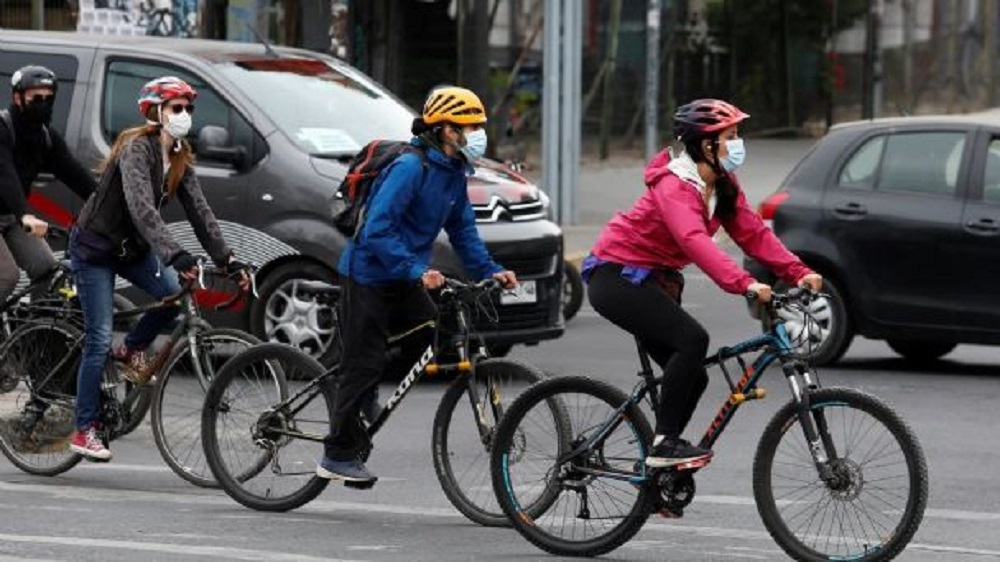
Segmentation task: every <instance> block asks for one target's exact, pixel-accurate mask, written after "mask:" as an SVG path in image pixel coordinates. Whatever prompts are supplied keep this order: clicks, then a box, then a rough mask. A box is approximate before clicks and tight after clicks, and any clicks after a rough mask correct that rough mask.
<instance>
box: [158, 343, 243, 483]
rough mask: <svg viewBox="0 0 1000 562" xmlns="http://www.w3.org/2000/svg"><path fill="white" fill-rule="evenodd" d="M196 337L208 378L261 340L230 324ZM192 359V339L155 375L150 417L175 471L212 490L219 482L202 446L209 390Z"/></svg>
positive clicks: (162, 452) (180, 345)
mask: <svg viewBox="0 0 1000 562" xmlns="http://www.w3.org/2000/svg"><path fill="white" fill-rule="evenodd" d="M196 337H197V341H198V345H197V349H198V355H199V360H200V362H201V364H202V370H203V371H204V372H205V376H206V377H207V378H208V380H209V381H211V379H212V378H213V377H214V376H215V373H217V372H218V370H219V369H220V368H221V367H222V366H223V365H225V363H226V362H227V361H228V360H231V359H232V358H233V356H234V354H238V353H240V352H242V351H245V350H246V349H248V348H250V347H253V346H255V345H258V344H260V343H261V342H260V340H259V339H257V338H256V337H254V336H252V335H250V334H248V333H246V332H243V331H241V330H236V329H232V328H212V329H209V330H205V331H204V332H201V333H199V334H197V336H196ZM191 361H192V359H191V345H190V342H189V341H188V340H186V339H185V340H182V341H181V342H180V344H179V345H178V346H177V348H175V349H174V350H173V352H172V353H171V354H170V358H169V359H167V362H166V363H165V364H164V365H163V368H162V369H161V370H160V373H159V374H158V375H157V378H158V379H159V380H158V381H157V382H156V385H155V386H154V387H153V396H152V413H151V420H150V421H151V424H152V426H153V442H154V443H156V449H157V450H158V451H159V452H160V456H161V457H163V461H164V462H165V463H167V466H169V467H170V470H173V471H174V474H176V475H178V476H180V477H181V478H183V479H184V480H186V481H188V482H190V483H191V484H194V485H195V486H199V487H202V488H213V487H216V486H217V484H216V482H215V478H214V477H213V476H212V471H211V469H209V467H208V464H207V462H206V461H205V453H204V448H203V447H202V444H201V412H202V407H203V406H204V403H205V393H206V390H204V389H202V388H201V385H200V381H199V380H198V379H197V377H195V376H193V372H192V370H193V365H192V364H191ZM184 374H186V375H188V376H182V375H184ZM165 410H167V413H165V412H164V411H165ZM168 426H169V427H168Z"/></svg>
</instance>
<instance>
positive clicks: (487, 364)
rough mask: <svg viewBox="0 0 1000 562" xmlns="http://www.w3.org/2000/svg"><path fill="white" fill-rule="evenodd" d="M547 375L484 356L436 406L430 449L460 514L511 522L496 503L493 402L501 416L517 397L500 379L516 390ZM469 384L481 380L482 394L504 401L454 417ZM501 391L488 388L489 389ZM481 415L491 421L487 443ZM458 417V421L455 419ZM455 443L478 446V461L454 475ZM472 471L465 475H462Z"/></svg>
mask: <svg viewBox="0 0 1000 562" xmlns="http://www.w3.org/2000/svg"><path fill="white" fill-rule="evenodd" d="M544 378H545V374H544V373H542V372H541V371H539V370H538V369H536V368H534V367H531V366H529V365H527V364H525V363H522V362H520V361H514V360H511V359H485V360H483V361H480V362H478V363H477V364H476V366H475V372H474V373H473V374H470V375H462V376H459V377H458V378H457V379H456V380H455V381H454V382H453V383H452V384H451V385H450V386H449V387H448V390H447V391H445V393H444V396H443V397H442V398H441V402H440V404H439V405H438V408H437V413H436V414H435V416H434V426H433V434H432V439H431V450H432V451H433V452H434V454H433V459H434V472H435V474H437V477H438V481H439V482H440V483H441V489H442V490H443V491H444V495H445V496H447V498H448V501H450V502H451V504H452V505H453V506H455V509H457V510H458V511H460V512H461V513H462V515H465V516H466V517H467V518H469V520H470V521H473V522H475V523H478V524H480V525H484V526H487V527H504V526H509V525H510V523H509V522H508V521H507V516H506V515H504V513H503V511H502V510H501V509H500V506H499V505H498V504H497V502H496V496H495V495H494V494H493V488H492V486H491V485H490V464H489V462H490V456H489V455H490V448H491V446H492V435H493V433H494V432H495V431H496V426H497V421H498V420H496V419H495V418H496V415H495V412H496V410H495V407H497V406H499V407H500V408H501V409H500V414H501V415H502V412H503V408H504V407H505V406H509V405H510V403H511V402H513V396H514V395H511V394H510V393H509V392H508V391H506V390H504V391H500V388H499V387H500V384H502V383H500V384H498V382H499V381H509V383H510V385H511V386H513V385H515V384H516V385H521V386H520V387H519V388H516V389H515V390H516V391H517V394H520V393H521V392H523V390H524V389H526V388H527V387H528V386H530V385H532V384H534V383H536V382H538V381H540V380H542V379H544ZM469 384H478V387H479V389H478V390H479V392H478V394H479V397H480V398H481V399H485V398H486V397H488V396H491V395H492V396H495V397H498V398H502V399H503V402H502V403H497V402H494V401H491V402H490V403H489V404H488V406H492V407H485V406H483V405H480V406H482V407H481V408H480V411H481V412H482V415H481V416H477V411H476V409H475V408H476V406H473V405H472V404H471V403H470V404H469V406H470V409H469V410H462V411H471V413H472V417H471V418H469V419H456V418H455V416H456V415H457V414H458V412H459V409H458V404H459V401H460V400H462V399H463V398H466V397H468V396H469ZM494 389H495V390H497V392H491V393H488V392H487V391H492V390H494ZM477 417H479V418H480V421H482V422H483V423H484V424H485V425H488V426H489V427H488V430H489V435H488V436H487V437H486V439H487V441H486V442H485V443H484V442H483V441H482V438H481V437H480V434H479V425H478V424H477V423H476V418H477ZM453 422H454V423H453ZM459 426H460V427H462V428H465V429H466V430H467V431H468V433H466V434H464V435H451V432H450V430H452V429H457V428H458V427H459ZM456 446H461V447H462V448H463V449H465V450H468V451H476V454H474V455H473V458H472V459H471V462H472V463H473V464H475V465H482V466H475V467H472V468H471V470H470V469H462V470H461V471H460V474H456V470H455V468H456V462H455V461H456V451H455V450H454V449H455V447H456ZM466 475H468V476H470V477H471V480H467V479H466V478H464V476H466Z"/></svg>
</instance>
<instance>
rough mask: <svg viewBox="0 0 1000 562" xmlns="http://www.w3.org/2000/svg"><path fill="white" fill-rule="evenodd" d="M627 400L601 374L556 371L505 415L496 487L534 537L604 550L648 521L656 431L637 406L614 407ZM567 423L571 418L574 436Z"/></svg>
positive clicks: (545, 544)
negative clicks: (649, 450) (648, 464)
mask: <svg viewBox="0 0 1000 562" xmlns="http://www.w3.org/2000/svg"><path fill="white" fill-rule="evenodd" d="M627 401H628V397H627V396H626V395H625V394H623V393H622V392H621V391H619V390H618V389H616V388H614V387H612V386H610V385H607V384H604V383H602V382H599V381H595V380H592V379H588V378H586V377H558V378H552V379H549V380H546V381H543V382H540V383H538V384H536V385H534V386H532V387H531V388H529V389H528V390H527V391H525V392H524V394H522V395H521V396H520V397H519V398H518V399H517V400H515V401H514V403H513V404H512V405H511V407H510V408H509V409H508V410H507V412H506V413H505V414H504V417H503V419H502V420H501V421H500V426H499V428H498V429H497V435H496V442H495V443H494V446H493V452H492V457H491V462H490V471H491V473H492V476H493V489H494V492H495V493H496V496H497V500H498V501H499V503H500V507H501V508H502V509H503V511H504V513H505V514H506V515H507V517H508V518H509V519H510V521H511V522H512V523H513V526H514V528H515V529H517V531H518V532H519V533H521V535H522V536H524V537H525V538H526V539H528V540H529V541H531V543H532V544H534V545H535V546H537V547H539V548H541V549H542V550H545V551H547V552H551V553H552V554H558V555H564V556H597V555H600V554H606V553H608V552H611V551H612V550H614V549H615V548H618V547H619V546H621V545H622V544H623V543H624V542H625V541H627V540H629V539H630V538H632V537H633V536H634V535H635V534H636V533H637V532H639V529H641V528H642V525H643V524H644V523H645V522H646V519H647V518H648V517H649V514H650V512H651V509H652V507H651V506H652V497H653V494H652V493H651V491H650V490H651V489H652V487H651V486H649V485H648V483H647V478H648V477H647V475H646V473H645V468H644V466H645V464H644V459H645V457H646V447H647V445H648V444H649V443H650V442H651V441H652V433H653V432H652V430H651V429H650V427H649V422H647V421H646V418H645V416H643V414H642V412H641V411H640V410H639V408H638V407H637V406H635V405H632V404H630V405H628V406H627V407H625V408H624V410H623V412H622V414H616V412H617V411H618V409H619V408H621V407H622V406H623V405H624V404H625V403H626V402H627ZM552 403H556V404H558V405H559V407H558V408H553V407H552V406H551V404H552ZM560 415H565V416H566V418H565V420H563V421H560V420H559V419H558V416H560ZM561 424H568V431H569V439H567V438H566V436H565V435H564V433H565V432H564V431H563V430H562V429H560V425H561ZM602 432H603V435H604V436H603V437H599V435H600V434H602ZM592 439H593V442H592V443H589V442H590V441H591V440H592ZM588 443H589V445H588ZM549 498H551V499H549ZM540 507H545V509H544V511H542V510H541V509H539V508H540Z"/></svg>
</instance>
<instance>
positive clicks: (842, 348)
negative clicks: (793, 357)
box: [775, 277, 854, 366]
mask: <svg viewBox="0 0 1000 562" xmlns="http://www.w3.org/2000/svg"><path fill="white" fill-rule="evenodd" d="M775 289H776V290H778V291H786V290H788V284H787V283H785V282H779V283H777V284H776V285H775ZM823 293H824V294H826V295H829V296H828V297H820V298H818V299H816V300H815V301H813V303H812V304H811V305H810V310H811V311H812V312H814V313H815V314H816V317H817V318H818V320H819V323H820V333H821V334H822V335H821V336H820V338H819V342H818V344H813V345H811V346H809V347H808V348H805V347H806V346H804V345H803V348H802V349H801V352H800V354H801V356H802V357H804V358H806V359H807V360H808V361H809V362H810V363H812V364H813V365H817V366H821V365H830V364H833V363H836V362H837V361H838V360H839V359H840V358H841V357H843V356H844V353H846V352H847V348H848V347H850V345H851V340H853V339H854V328H853V327H852V326H851V320H850V318H849V317H848V314H847V310H848V306H847V302H846V301H845V300H844V298H843V293H842V292H841V291H840V288H839V287H837V285H836V282H834V281H833V280H831V279H829V278H826V277H824V278H823ZM789 314H792V313H789ZM799 318H801V317H799ZM785 322H786V323H785V327H786V329H788V332H789V337H790V338H791V339H792V341H793V342H796V341H803V340H804V338H803V337H802V336H801V334H802V329H803V327H802V321H801V319H799V320H798V325H796V321H795V318H793V317H791V316H789V317H787V318H785Z"/></svg>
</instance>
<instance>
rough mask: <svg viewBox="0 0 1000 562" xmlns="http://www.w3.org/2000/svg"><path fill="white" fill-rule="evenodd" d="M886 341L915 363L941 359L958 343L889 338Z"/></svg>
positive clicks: (893, 348) (894, 349)
mask: <svg viewBox="0 0 1000 562" xmlns="http://www.w3.org/2000/svg"><path fill="white" fill-rule="evenodd" d="M886 343H888V344H889V347H891V348H892V350H893V351H895V352H896V353H898V354H900V355H902V356H903V358H904V359H906V360H907V361H913V362H915V363H918V362H922V361H934V360H935V359H940V358H942V357H944V356H945V355H948V354H949V353H951V352H952V350H954V349H955V347H956V346H957V345H958V344H957V343H954V342H948V341H930V340H888V341H886Z"/></svg>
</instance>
